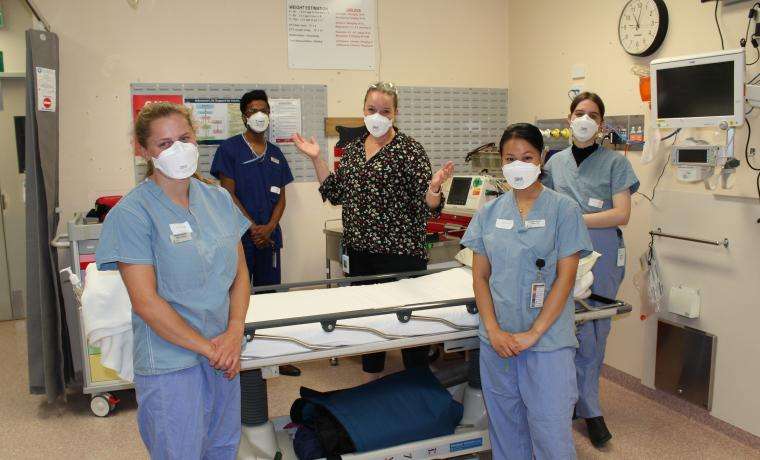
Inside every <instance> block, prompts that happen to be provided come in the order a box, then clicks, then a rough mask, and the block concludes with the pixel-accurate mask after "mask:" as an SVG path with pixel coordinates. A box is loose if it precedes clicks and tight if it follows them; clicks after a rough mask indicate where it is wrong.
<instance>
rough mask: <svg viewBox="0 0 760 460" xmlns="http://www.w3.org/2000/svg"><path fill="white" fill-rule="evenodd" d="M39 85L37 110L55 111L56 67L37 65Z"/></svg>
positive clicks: (36, 72) (37, 83) (37, 81)
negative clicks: (47, 67)
mask: <svg viewBox="0 0 760 460" xmlns="http://www.w3.org/2000/svg"><path fill="white" fill-rule="evenodd" d="M35 69H36V70H35V74H36V75H35V76H36V79H35V81H36V85H37V110H38V111H40V112H55V108H56V100H57V99H58V98H57V97H56V93H57V88H56V83H55V69H46V68H45V67H35Z"/></svg>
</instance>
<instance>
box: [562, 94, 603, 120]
mask: <svg viewBox="0 0 760 460" xmlns="http://www.w3.org/2000/svg"><path fill="white" fill-rule="evenodd" d="M589 100H590V101H591V102H593V103H594V104H596V106H597V107H599V115H601V116H602V118H604V102H603V101H602V98H601V97H599V95H598V94H596V93H591V92H589V91H584V92H582V93H580V94H579V95H577V96H575V98H573V102H571V103H570V114H572V113H573V112H575V108H576V107H578V104H580V103H581V102H583V101H589Z"/></svg>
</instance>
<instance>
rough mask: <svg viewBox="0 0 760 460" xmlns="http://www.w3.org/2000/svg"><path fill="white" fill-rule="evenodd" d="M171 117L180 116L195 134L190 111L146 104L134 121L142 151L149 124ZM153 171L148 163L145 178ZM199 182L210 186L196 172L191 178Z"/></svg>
mask: <svg viewBox="0 0 760 460" xmlns="http://www.w3.org/2000/svg"><path fill="white" fill-rule="evenodd" d="M172 115H180V116H182V117H184V118H185V120H187V124H188V125H190V129H192V130H193V133H194V132H195V124H194V123H193V117H192V115H191V114H190V110H189V109H188V108H187V107H185V106H183V105H179V104H173V103H171V102H153V103H150V104H147V105H146V106H144V107H143V108H142V109H140V113H138V114H137V120H135V141H137V143H138V144H140V145H141V146H142V147H143V148H144V149H147V148H148V138H149V137H150V128H151V124H152V123H153V122H154V121H156V120H159V119H161V118H166V117H170V116H172ZM154 172H155V169H154V167H153V162H152V161H149V162H148V170H147V172H146V173H145V175H146V177H147V176H151V175H153V173H154ZM192 177H194V178H196V179H198V180H199V181H201V182H205V183H207V184H211V183H212V182H211V181H209V180H208V179H206V178H204V177H202V176H201V175H200V174H198V172H197V171H196V172H195V173H194V174H193V176H192Z"/></svg>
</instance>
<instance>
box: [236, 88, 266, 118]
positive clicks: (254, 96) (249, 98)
mask: <svg viewBox="0 0 760 460" xmlns="http://www.w3.org/2000/svg"><path fill="white" fill-rule="evenodd" d="M253 101H264V102H266V103H267V108H269V98H268V97H267V93H266V91H264V90H263V89H254V90H251V91H248V92H247V93H245V94H243V97H241V98H240V113H242V114H243V115H245V109H246V108H247V107H248V104H250V103H251V102H253Z"/></svg>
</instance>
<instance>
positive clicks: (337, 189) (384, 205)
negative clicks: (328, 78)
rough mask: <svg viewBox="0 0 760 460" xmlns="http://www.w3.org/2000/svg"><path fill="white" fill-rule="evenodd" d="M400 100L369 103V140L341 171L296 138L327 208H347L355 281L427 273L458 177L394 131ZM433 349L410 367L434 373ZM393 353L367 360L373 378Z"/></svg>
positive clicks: (416, 351)
mask: <svg viewBox="0 0 760 460" xmlns="http://www.w3.org/2000/svg"><path fill="white" fill-rule="evenodd" d="M397 111H398V93H397V91H396V88H395V86H393V84H392V83H385V82H380V83H376V84H374V85H372V86H370V87H369V89H367V93H366V94H365V96H364V124H365V126H366V127H367V131H368V132H367V133H365V134H364V135H363V136H361V137H359V138H358V139H356V140H355V141H353V142H352V143H350V144H349V145H348V146H347V147H346V150H345V152H344V153H343V157H342V158H341V162H340V168H338V170H337V171H336V172H334V173H330V170H329V168H328V166H327V163H325V161H324V160H323V159H322V157H321V155H320V151H319V150H320V149H319V145H318V144H317V143H316V141H315V139H314V138H313V137H312V138H311V140H306V139H304V138H303V137H302V136H301V135H300V134H296V135H295V136H293V141H294V142H295V145H296V147H297V148H298V149H299V150H300V151H301V152H303V153H304V154H306V155H307V156H308V157H309V158H311V160H312V162H313V163H314V170H315V171H316V173H317V178H318V179H319V183H320V184H321V186H320V188H319V191H320V193H321V194H322V199H323V200H330V203H332V204H334V205H343V247H344V249H345V252H346V255H347V256H348V263H347V264H344V265H347V266H348V273H349V276H366V275H378V274H383V273H398V272H404V271H415V270H424V269H425V268H426V267H427V260H426V252H425V229H426V225H427V220H428V218H429V217H431V216H435V215H437V214H438V213H440V211H441V209H442V208H443V203H444V201H445V200H444V199H443V197H442V196H441V184H443V183H444V182H445V181H446V179H448V178H449V177H451V175H452V173H453V172H454V165H453V163H452V162H448V163H447V164H446V165H445V166H444V167H443V168H441V169H440V170H438V171H437V172H436V173H435V174H431V168H430V159H429V158H428V156H427V154H426V153H425V149H424V148H423V147H422V145H421V144H420V143H419V142H417V141H415V140H414V139H412V138H411V137H409V136H407V135H406V134H404V133H402V132H398V131H397V130H396V128H395V127H394V126H393V121H394V119H395V118H396V114H397ZM428 348H429V347H417V348H411V349H407V350H403V357H404V365H405V366H406V367H407V368H409V367H412V366H419V365H426V364H427V354H428ZM384 363H385V353H375V354H372V355H365V356H363V357H362V364H363V367H364V370H365V371H366V372H380V371H382V370H383V367H384Z"/></svg>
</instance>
